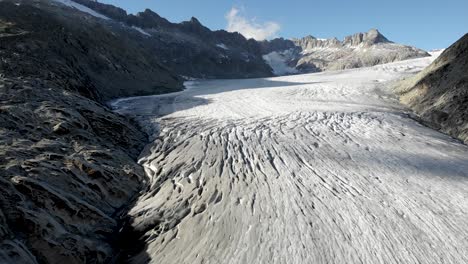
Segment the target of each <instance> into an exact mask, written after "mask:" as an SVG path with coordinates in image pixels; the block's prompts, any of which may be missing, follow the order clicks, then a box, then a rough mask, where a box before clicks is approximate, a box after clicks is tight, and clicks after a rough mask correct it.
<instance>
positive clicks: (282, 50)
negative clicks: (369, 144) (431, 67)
mask: <svg viewBox="0 0 468 264" xmlns="http://www.w3.org/2000/svg"><path fill="white" fill-rule="evenodd" d="M262 47H263V53H264V54H265V55H264V56H263V57H264V59H265V60H266V61H267V62H269V64H270V66H271V67H272V68H273V69H274V70H275V69H278V68H280V69H287V70H286V71H283V72H282V71H278V70H276V71H275V73H276V74H278V75H281V74H288V73H296V72H302V73H304V72H317V71H326V70H343V69H350V68H360V67H367V66H374V65H377V64H383V63H389V62H394V61H400V60H406V59H410V58H417V57H424V56H429V54H428V53H427V52H425V51H423V50H420V49H417V48H414V47H410V46H405V45H401V44H396V43H393V42H391V41H389V40H388V39H387V38H386V37H385V36H383V35H382V34H381V33H380V32H379V31H378V30H376V29H371V30H369V31H368V32H366V33H356V34H354V35H351V36H347V37H345V38H344V40H343V41H340V40H338V39H337V38H332V39H318V38H315V37H313V36H307V37H304V38H301V39H292V40H285V39H275V40H272V41H265V42H263V43H262ZM284 65H287V66H288V68H285V67H284Z"/></svg>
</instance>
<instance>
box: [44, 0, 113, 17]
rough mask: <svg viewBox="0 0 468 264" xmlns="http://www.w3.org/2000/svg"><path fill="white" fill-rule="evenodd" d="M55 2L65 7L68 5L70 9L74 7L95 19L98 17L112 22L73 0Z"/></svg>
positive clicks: (57, 0) (56, 0)
mask: <svg viewBox="0 0 468 264" xmlns="http://www.w3.org/2000/svg"><path fill="white" fill-rule="evenodd" d="M53 1H55V2H59V3H61V4H63V5H66V6H69V7H73V8H75V9H77V10H79V11H81V12H84V13H87V14H89V15H92V16H94V17H97V18H102V19H106V20H110V18H108V17H106V16H104V15H102V14H99V13H98V12H96V11H94V10H92V9H91V8H88V7H86V6H84V5H81V4H78V3H76V2H73V1H71V0H53Z"/></svg>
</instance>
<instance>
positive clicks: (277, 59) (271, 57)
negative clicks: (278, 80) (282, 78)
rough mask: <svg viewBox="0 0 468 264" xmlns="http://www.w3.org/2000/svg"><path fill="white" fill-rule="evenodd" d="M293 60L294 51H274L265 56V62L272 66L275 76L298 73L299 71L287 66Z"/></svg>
mask: <svg viewBox="0 0 468 264" xmlns="http://www.w3.org/2000/svg"><path fill="white" fill-rule="evenodd" d="M292 58H293V51H292V50H285V51H283V52H277V51H273V52H271V53H268V54H265V55H263V60H265V62H266V63H267V64H268V65H270V67H271V68H272V69H273V73H274V74H275V75H286V74H293V73H298V72H299V71H298V70H297V69H296V68H294V67H291V66H289V65H288V64H287V62H288V61H290V60H291V59H292Z"/></svg>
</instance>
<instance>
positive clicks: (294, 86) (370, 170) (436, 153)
mask: <svg viewBox="0 0 468 264" xmlns="http://www.w3.org/2000/svg"><path fill="white" fill-rule="evenodd" d="M432 59H433V58H422V59H416V60H409V61H403V62H397V63H392V64H386V65H379V66H375V67H371V68H363V69H353V70H346V71H337V72H325V73H317V74H307V75H296V76H286V77H277V78H266V79H247V80H212V81H195V82H190V88H189V89H187V90H186V91H183V92H179V93H174V94H169V95H161V96H148V97H137V98H126V99H121V100H117V101H115V102H114V103H113V106H114V108H115V109H116V111H118V112H120V113H123V114H127V115H132V116H135V117H136V118H137V120H138V121H139V123H140V124H141V125H142V126H144V128H145V129H146V130H147V131H148V132H150V133H151V134H152V135H153V138H154V140H153V143H152V144H150V145H148V146H147V148H146V149H145V151H144V152H143V153H142V156H141V160H140V162H141V163H142V164H143V165H144V166H145V168H146V170H147V174H148V177H149V184H150V186H149V188H148V190H147V192H146V193H145V194H143V195H142V196H141V197H140V198H139V200H138V201H137V202H136V205H135V207H134V208H133V209H132V210H131V211H130V215H131V216H133V217H134V221H133V224H132V225H133V227H134V229H135V231H136V232H137V233H138V234H143V240H144V241H145V242H146V247H145V248H141V250H140V251H139V253H138V254H137V255H135V256H133V258H132V261H133V262H135V263H144V262H145V261H147V260H148V258H151V259H152V262H154V263H317V264H320V263H337V264H338V263H340V264H341V263H369V264H376V263H385V264H391V263H419V264H421V263H434V264H435V263H468V240H467V238H468V202H467V201H468V147H467V146H465V145H462V144H460V143H459V142H458V141H456V140H453V139H452V138H450V137H448V136H446V135H443V134H441V133H438V132H436V131H434V130H431V129H429V128H426V127H424V126H422V125H420V124H419V123H417V122H416V121H414V120H413V119H411V118H409V116H410V115H409V112H408V111H407V109H405V108H404V107H402V106H401V105H399V104H398V101H397V99H396V98H395V96H394V95H393V94H392V91H391V88H390V87H391V85H390V84H391V82H392V81H393V80H396V79H399V78H402V77H405V76H408V75H411V74H413V73H415V72H418V71H420V70H421V69H422V68H423V67H425V66H427V65H428V64H429V63H430V62H431V60H432Z"/></svg>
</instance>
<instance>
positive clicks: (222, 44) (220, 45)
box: [216, 43, 229, 50]
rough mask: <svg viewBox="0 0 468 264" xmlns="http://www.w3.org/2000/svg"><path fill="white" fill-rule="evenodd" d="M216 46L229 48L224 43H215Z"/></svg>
mask: <svg viewBox="0 0 468 264" xmlns="http://www.w3.org/2000/svg"><path fill="white" fill-rule="evenodd" d="M216 47H218V48H222V49H223V50H229V48H228V47H227V46H226V45H225V44H224V43H219V44H216Z"/></svg>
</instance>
